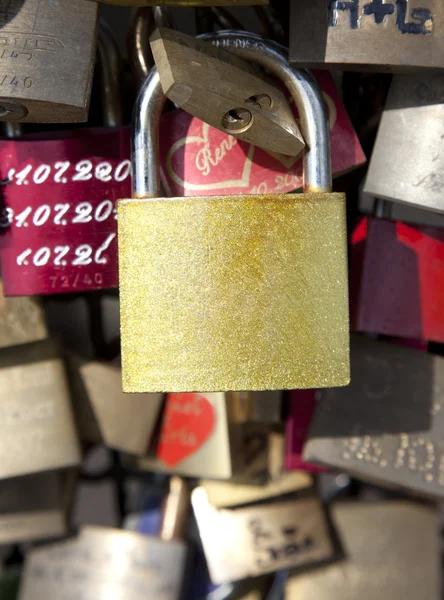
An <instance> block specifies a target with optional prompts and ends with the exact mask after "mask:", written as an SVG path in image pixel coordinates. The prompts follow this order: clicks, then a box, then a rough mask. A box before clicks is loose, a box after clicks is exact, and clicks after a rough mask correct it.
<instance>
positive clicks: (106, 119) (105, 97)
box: [97, 19, 123, 127]
mask: <svg viewBox="0 0 444 600" xmlns="http://www.w3.org/2000/svg"><path fill="white" fill-rule="evenodd" d="M97 55H98V60H99V64H100V85H101V92H102V93H101V98H102V107H103V123H104V125H105V126H106V127H118V126H119V125H122V123H123V100H122V74H123V66H122V57H121V56H120V51H119V46H118V44H117V41H116V38H115V37H114V34H113V32H112V30H111V28H110V27H109V25H108V24H107V23H106V22H105V21H103V19H102V20H101V21H100V27H99V36H98V43H97Z"/></svg>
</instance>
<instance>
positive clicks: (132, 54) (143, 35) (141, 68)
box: [126, 6, 175, 86]
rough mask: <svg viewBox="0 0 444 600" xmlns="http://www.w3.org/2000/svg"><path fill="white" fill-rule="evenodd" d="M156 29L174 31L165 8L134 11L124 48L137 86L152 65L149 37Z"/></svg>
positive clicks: (167, 10) (146, 7)
mask: <svg viewBox="0 0 444 600" xmlns="http://www.w3.org/2000/svg"><path fill="white" fill-rule="evenodd" d="M156 27H167V28H168V29H175V27H174V20H173V17H172V15H171V11H170V10H169V8H168V7H167V6H153V7H149V6H141V7H139V8H138V9H136V10H135V11H134V14H133V17H132V19H131V24H130V28H129V31H128V35H127V39H126V47H127V50H128V57H129V62H130V67H131V70H132V72H133V75H134V78H135V79H136V82H137V85H138V86H140V85H142V83H143V82H144V81H145V79H146V78H147V77H148V74H149V72H150V69H151V68H152V66H153V64H154V59H153V55H152V54H151V48H150V36H151V34H152V33H153V31H154V30H155V28H156Z"/></svg>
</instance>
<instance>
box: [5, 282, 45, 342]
mask: <svg viewBox="0 0 444 600" xmlns="http://www.w3.org/2000/svg"><path fill="white" fill-rule="evenodd" d="M47 335H48V331H47V329H46V323H45V315H44V313H43V309H42V307H41V304H40V301H39V300H38V299H37V298H31V297H26V296H23V297H21V298H6V297H5V296H4V295H3V284H2V281H1V280H0V348H4V347H6V346H15V345H18V344H26V343H27V342H35V341H38V340H43V339H45V338H46V337H47Z"/></svg>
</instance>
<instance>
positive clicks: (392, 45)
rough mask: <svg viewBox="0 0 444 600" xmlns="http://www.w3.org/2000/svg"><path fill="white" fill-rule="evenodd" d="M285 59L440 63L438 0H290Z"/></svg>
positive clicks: (320, 63)
mask: <svg viewBox="0 0 444 600" xmlns="http://www.w3.org/2000/svg"><path fill="white" fill-rule="evenodd" d="M290 20H291V24H290V62H291V63H296V64H297V65H298V66H311V67H317V68H322V67H325V68H332V67H337V68H344V69H349V68H357V69H360V70H362V69H366V68H368V69H371V70H373V69H377V70H383V71H405V70H414V69H417V68H419V67H423V68H426V67H428V68H435V69H439V68H441V67H442V61H441V56H442V55H443V52H444V37H443V31H444V5H443V3H442V1H441V0H397V1H396V2H395V1H394V0H391V1H390V2H382V1H381V0H377V1H376V0H375V1H372V2H370V1H369V0H351V1H350V2H341V1H339V0H328V2H327V0H292V3H291V16H290Z"/></svg>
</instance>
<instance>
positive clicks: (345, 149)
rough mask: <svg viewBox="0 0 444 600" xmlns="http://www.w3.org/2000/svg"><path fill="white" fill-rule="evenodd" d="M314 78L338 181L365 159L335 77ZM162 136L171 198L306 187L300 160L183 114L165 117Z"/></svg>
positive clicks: (322, 74) (164, 178)
mask: <svg viewBox="0 0 444 600" xmlns="http://www.w3.org/2000/svg"><path fill="white" fill-rule="evenodd" d="M314 75H315V77H316V79H317V81H318V83H319V85H320V87H321V90H322V92H323V95H324V99H325V101H326V105H327V109H328V114H329V120H330V130H331V158H332V170H333V175H334V176H338V175H341V174H343V173H345V172H347V171H350V170H352V169H353V168H356V167H358V166H359V165H362V164H364V163H365V160H366V159H365V155H364V152H363V150H362V148H361V145H360V143H359V140H358V138H357V136H356V133H355V131H354V129H353V126H352V124H351V122H350V119H349V117H348V115H347V113H346V111H345V108H344V106H343V104H342V102H341V99H340V97H339V94H338V91H337V89H336V87H335V84H334V82H333V79H332V77H331V75H330V74H329V73H327V72H323V71H317V72H316V71H315V72H314ZM287 93H288V92H287ZM290 102H291V106H292V109H293V111H294V114H295V115H296V116H297V110H296V106H295V104H294V102H293V101H292V100H290ZM161 131H162V135H161V138H160V154H161V176H162V184H163V186H164V188H165V190H166V192H167V195H169V196H196V195H202V196H213V195H221V194H229V195H235V194H276V193H280V194H283V193H287V192H291V191H294V190H298V189H300V188H302V162H301V157H292V156H284V155H283V154H273V153H270V152H267V151H265V150H262V149H261V148H258V147H255V146H252V145H251V144H248V143H246V142H242V141H238V140H236V139H235V138H233V137H232V136H230V135H227V134H226V133H223V132H222V131H219V130H218V129H215V128H214V127H210V126H209V125H207V124H206V123H204V122H203V121H201V120H199V119H197V118H194V117H192V116H191V115H189V114H188V113H185V112H184V111H182V110H174V111H171V112H169V113H166V114H165V115H164V116H163V117H162V120H161Z"/></svg>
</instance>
